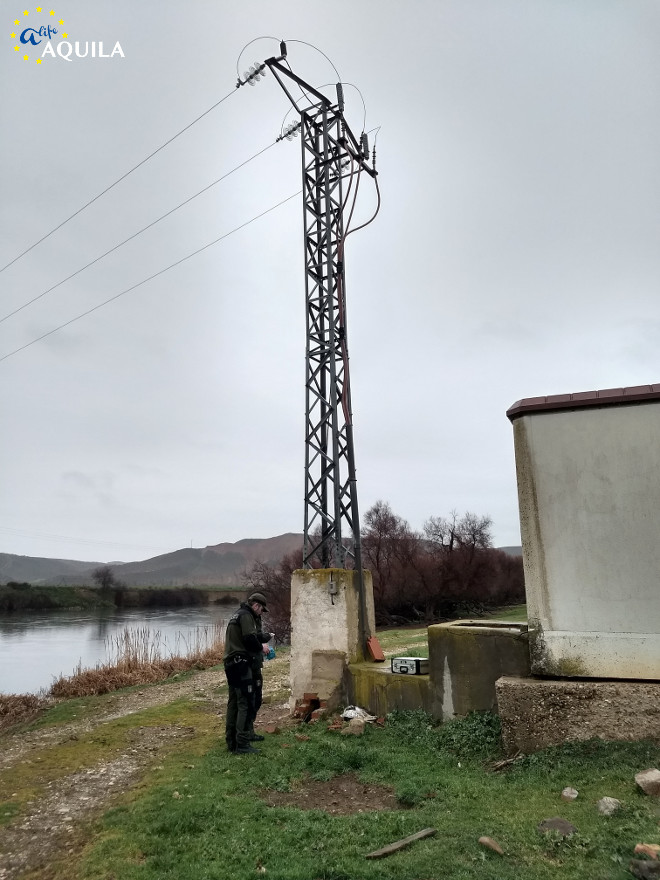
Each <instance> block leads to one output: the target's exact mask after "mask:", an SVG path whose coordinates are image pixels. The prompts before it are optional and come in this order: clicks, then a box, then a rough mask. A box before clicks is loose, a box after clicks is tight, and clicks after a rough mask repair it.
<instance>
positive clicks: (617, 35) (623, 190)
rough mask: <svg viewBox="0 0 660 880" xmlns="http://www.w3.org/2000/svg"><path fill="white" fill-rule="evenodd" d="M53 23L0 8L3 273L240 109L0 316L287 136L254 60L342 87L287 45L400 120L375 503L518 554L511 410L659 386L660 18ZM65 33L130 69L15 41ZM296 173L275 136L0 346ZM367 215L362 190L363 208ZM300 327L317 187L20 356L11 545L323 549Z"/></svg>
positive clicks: (5, 504)
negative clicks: (488, 527)
mask: <svg viewBox="0 0 660 880" xmlns="http://www.w3.org/2000/svg"><path fill="white" fill-rule="evenodd" d="M51 9H52V10H53V11H54V12H55V16H54V17H52V16H50V15H49V13H50V10H51ZM26 10H27V11H28V13H29V14H28V15H27V16H26V15H24V12H25V11H26ZM36 10H37V6H36V4H33V3H31V4H30V5H29V6H23V5H19V4H18V2H16V3H13V4H12V3H10V2H7V0H2V14H3V16H4V20H5V25H4V27H5V31H6V34H5V47H4V49H3V50H2V53H0V64H1V70H0V83H1V85H0V87H1V89H2V109H3V112H2V128H3V131H2V140H1V145H0V150H1V154H0V155H1V159H2V193H1V197H0V202H1V211H2V240H1V242H0V265H2V266H4V265H5V264H6V263H8V262H9V261H10V260H13V259H14V257H16V256H17V255H18V254H20V253H21V252H22V251H24V250H25V249H26V248H28V247H30V246H31V245H32V244H34V243H35V242H36V241H37V240H39V239H40V238H41V237H42V236H44V235H46V234H47V233H48V232H50V231H51V230H52V229H53V228H54V227H56V226H58V224H60V223H61V222H62V221H63V220H65V219H66V218H67V217H69V216H70V215H71V214H72V213H73V212H74V211H77V210H78V209H79V208H80V207H81V206H83V205H84V204H85V203H86V202H88V201H89V200H90V199H92V198H93V197H94V196H96V195H97V194H99V193H100V192H101V191H102V190H104V189H105V188H106V187H108V186H109V185H110V184H112V183H113V182H114V181H116V180H117V179H118V178H119V177H121V176H122V175H123V174H124V173H125V172H127V171H128V170H130V169H131V168H133V167H134V166H136V165H137V164H138V163H139V162H141V161H142V160H143V159H144V158H145V157H146V156H148V155H149V154H150V153H152V152H153V151H154V150H156V149H157V148H158V147H160V146H161V145H162V144H163V143H165V142H166V141H167V140H168V139H169V138H171V137H172V136H173V135H174V134H176V133H177V132H179V131H180V130H181V129H182V128H184V126H186V125H187V124H188V123H190V122H191V121H192V120H193V119H195V118H196V117H198V116H200V114H202V113H204V111H206V110H207V109H208V108H209V107H211V106H212V105H213V104H215V103H216V102H218V101H219V100H220V99H221V98H223V97H225V96H226V95H228V94H230V93H231V95H230V97H229V98H227V100H225V101H224V102H223V103H222V104H221V105H220V106H218V107H217V108H216V109H214V110H213V111H212V112H210V113H208V114H207V115H206V116H204V117H203V118H202V119H201V120H200V121H199V122H197V123H196V124H195V125H193V126H192V127H191V128H190V129H189V130H188V131H186V132H185V133H184V134H182V135H181V136H180V137H178V138H177V139H176V140H175V141H174V142H173V143H172V144H170V145H169V146H167V147H166V148H164V149H163V150H161V151H160V152H158V153H157V154H156V155H155V156H154V157H153V158H152V159H150V160H149V161H148V162H146V163H145V164H144V165H142V166H141V167H139V168H138V169H137V170H136V171H135V172H133V173H132V174H131V175H130V176H129V177H128V178H126V179H125V180H124V181H122V182H121V183H119V184H118V185H117V186H115V187H114V188H113V189H112V190H111V191H110V192H108V193H107V194H105V195H104V196H102V197H101V198H99V199H98V200H97V201H95V202H94V203H93V204H92V205H91V206H90V207H89V208H87V209H86V210H84V211H83V212H81V213H80V214H79V215H78V216H77V217H75V218H74V219H73V220H71V221H70V222H68V223H66V225H64V226H63V227H62V228H61V229H59V230H58V231H56V232H55V233H54V234H53V235H51V236H50V237H49V238H48V239H47V240H45V241H43V242H42V243H40V244H38V245H37V246H36V247H34V248H33V249H31V250H30V251H29V253H27V254H26V255H25V256H23V257H21V259H19V260H17V261H16V262H15V263H14V264H13V265H12V266H10V267H9V268H7V269H6V270H5V271H4V272H2V274H1V275H0V285H1V293H0V303H1V313H0V318H2V317H4V316H5V315H6V314H8V313H9V312H11V311H12V310H14V309H17V308H19V307H20V306H21V305H23V304H24V303H26V302H27V301H29V300H31V299H32V298H34V297H37V296H39V294H41V293H43V292H44V291H45V290H47V289H48V288H49V287H51V286H52V285H54V284H56V283H57V282H59V281H60V280H62V279H63V278H66V277H67V276H68V275H70V274H71V273H73V272H76V270H78V269H79V268H81V267H82V266H84V265H85V264H86V263H88V262H90V261H91V260H93V259H95V258H96V257H97V256H99V255H100V254H102V253H104V252H105V251H106V250H108V249H109V248H111V247H113V246H114V245H115V244H118V243H119V242H121V241H122V240H123V239H125V238H127V237H128V236H129V235H132V234H133V233H134V232H137V231H138V230H139V229H141V228H142V227H144V226H146V225H147V224H149V223H151V222H152V221H153V220H155V219H156V218H158V217H160V216H161V215H162V214H164V213H165V212H166V211H169V210H170V209H171V208H173V207H175V206H176V205H178V204H179V203H181V202H182V201H184V200H185V199H186V198H188V197H189V196H191V195H193V194H194V193H196V192H198V191H199V190H200V189H202V188H203V187H205V186H207V185H208V184H209V183H211V182H212V181H214V180H216V179H217V178H219V177H221V176H222V175H223V174H225V173H227V172H229V171H231V170H232V169H233V168H235V167H236V166H237V165H238V164H240V163H241V162H243V161H244V160H246V159H249V158H250V157H251V156H253V155H254V154H255V153H257V152H259V151H260V150H262V149H263V148H264V147H267V146H269V145H270V144H272V143H273V142H274V140H275V138H276V136H277V135H278V134H279V132H280V128H281V125H282V120H283V118H284V116H285V114H286V113H287V110H288V106H289V105H288V104H287V100H286V97H285V96H284V94H283V93H282V92H281V90H280V89H279V87H278V85H277V83H276V82H275V80H274V79H273V78H272V77H270V76H269V77H266V78H265V79H264V80H262V81H261V82H260V83H259V84H258V85H257V86H255V87H254V88H249V87H245V88H241V89H238V90H234V85H235V81H236V61H237V56H238V55H239V53H240V51H241V49H242V48H243V46H245V44H247V43H248V42H250V41H251V40H254V39H255V38H257V37H261V36H266V37H268V39H264V40H261V41H259V42H257V43H253V44H252V45H251V46H250V47H249V48H248V50H247V51H246V52H245V53H244V54H243V57H242V60H241V66H240V70H241V72H242V71H243V70H245V69H246V68H247V67H248V66H249V65H251V64H252V63H253V62H255V61H261V60H263V59H264V58H266V57H270V56H272V55H274V54H277V50H278V43H277V40H279V39H281V38H284V39H286V40H287V41H289V42H288V48H289V61H290V63H291V65H292V67H293V69H294V70H295V71H296V72H297V73H299V74H300V75H301V76H302V77H303V78H305V79H307V80H308V81H309V82H312V83H315V84H317V85H319V86H322V85H325V84H327V83H333V82H334V81H335V80H336V74H335V73H334V71H333V69H332V67H331V65H330V63H329V62H328V61H327V60H326V59H325V58H324V57H323V55H321V54H320V53H319V52H317V51H315V50H313V49H311V48H309V47H307V46H305V45H303V44H302V43H296V42H293V41H294V40H300V41H306V42H308V43H312V44H314V45H315V46H317V47H318V48H319V49H320V50H322V51H323V52H324V53H325V54H326V55H327V56H328V57H329V59H330V60H331V61H332V63H333V64H334V66H335V67H336V68H337V70H338V72H339V74H340V76H341V78H342V80H343V81H344V82H345V83H353V84H355V85H356V86H358V87H359V89H360V91H361V93H362V95H363V97H364V101H365V104H366V128H367V129H373V128H375V127H377V126H380V132H379V135H378V141H377V154H378V170H379V182H380V187H381V193H382V208H381V211H380V214H379V216H378V218H377V219H376V221H375V222H374V223H373V224H371V225H370V226H369V227H368V228H367V229H365V230H364V231H362V232H359V233H356V234H355V235H354V236H351V238H350V239H349V240H348V243H347V252H346V281H347V307H348V321H349V349H350V355H351V377H352V382H353V389H352V393H353V409H354V421H355V443H356V460H357V472H358V492H359V500H360V508H361V511H362V513H364V512H365V511H366V510H367V509H368V508H369V507H370V506H371V505H372V504H373V503H374V502H375V501H376V500H377V499H379V498H382V499H384V500H386V501H389V503H390V504H391V506H392V508H393V509H394V511H395V512H396V513H398V514H400V515H401V516H403V517H405V518H406V519H407V520H408V521H409V522H410V524H411V525H412V526H413V527H414V528H421V526H422V524H423V522H424V520H425V519H426V518H427V517H429V516H431V515H435V516H437V515H444V514H447V513H448V512H449V511H450V510H452V509H453V508H456V509H457V510H459V511H461V512H462V511H465V510H470V511H473V512H475V513H478V514H490V516H491V517H492V518H493V521H494V537H495V543H496V544H497V545H508V544H517V543H519V541H520V535H519V520H518V505H517V491H516V478H515V466H514V455H513V439H512V429H511V425H510V423H509V421H508V420H507V418H506V415H505V413H506V410H507V408H508V407H509V406H510V405H511V404H512V403H513V402H514V401H516V400H518V399H520V398H524V397H531V396H536V395H543V394H557V393H563V392H571V391H585V390H590V389H594V388H608V387H619V386H627V385H637V384H647V383H653V382H658V381H660V372H659V370H658V368H657V366H656V362H657V349H658V339H659V338H660V332H659V331H660V296H659V295H658V288H659V287H660V247H659V246H658V244H659V237H660V235H659V234H660V51H659V50H658V47H659V46H660V3H659V2H658V0H648V2H646V0H412V2H411V0H408V2H406V3H404V2H402V0H397V2H394V0H333V3H331V4H328V3H326V2H323V3H321V2H318V0H305V2H302V0H301V2H297V0H296V2H293V0H291V2H273V0H269V2H264V0H253V2H251V3H242V4H239V3H229V2H225V0H187V2H185V3H183V2H173V0H159V2H152V0H140V2H139V3H136V2H134V0H92V2H90V0H86V2H80V0H67V2H64V0H58V2H57V4H56V5H55V6H44V7H43V8H42V12H41V13H39V12H37V11H36ZM17 19H18V20H19V22H20V24H19V26H16V25H14V21H15V20H17ZM60 19H62V20H63V21H64V25H63V26H62V25H59V24H58V25H57V27H58V29H59V31H60V32H59V33H58V34H57V35H56V36H53V37H52V40H51V43H52V45H53V46H54V47H57V46H58V44H59V42H60V41H61V40H62V39H64V38H63V36H62V34H63V33H66V34H67V39H68V41H69V42H71V44H72V45H74V44H75V41H79V42H80V43H81V52H82V51H83V47H84V44H85V42H87V43H88V44H89V49H90V54H91V44H92V42H95V43H96V45H97V53H98V44H99V42H101V41H102V42H103V47H104V48H103V51H104V53H106V54H109V53H110V52H111V51H112V49H113V48H114V47H115V44H116V43H117V42H119V44H120V46H121V52H123V55H124V57H121V54H120V53H119V52H117V53H116V54H115V55H114V56H113V57H112V58H99V57H95V58H92V57H90V54H88V56H87V57H86V58H76V57H75V56H74V57H72V59H71V60H69V61H66V60H64V59H62V58H60V57H57V56H55V57H48V56H46V57H45V58H44V59H43V62H42V63H41V64H37V59H38V58H40V57H41V48H42V46H43V45H44V43H43V42H42V44H41V45H40V46H39V47H33V46H31V45H29V46H28V51H27V52H26V51H25V48H24V47H23V46H22V45H20V44H19V43H18V40H17V39H11V38H10V36H9V35H10V34H11V33H20V32H22V30H24V28H25V27H28V26H33V27H35V28H38V27H39V26H40V25H41V24H42V23H45V24H49V23H50V24H51V25H52V24H53V22H54V21H59V20H60ZM28 22H29V24H28ZM274 38H276V39H274ZM15 45H20V51H14V46H15ZM63 51H66V50H63ZM25 54H27V55H28V59H27V60H24V58H23V56H24V55H25ZM346 96H347V111H346V113H347V118H348V121H349V123H350V124H351V126H352V128H353V129H354V130H355V131H356V132H357V133H359V132H360V131H361V130H362V128H363V125H364V111H363V107H362V102H361V99H360V97H359V95H358V93H357V91H356V90H355V89H352V88H350V87H348V88H346ZM287 121H291V115H290V114H289V117H288V119H287ZM300 187H301V179H300V141H299V140H298V139H296V140H294V141H292V142H290V143H289V142H287V141H284V142H283V143H279V144H277V145H276V146H273V147H272V148H271V149H269V150H267V152H265V153H264V154H263V155H262V156H260V157H258V158H256V159H254V160H253V161H251V162H249V163H248V164H246V165H245V166H244V167H243V168H242V169H241V170H240V171H237V172H235V173H233V174H231V176H230V177H228V178H227V179H226V180H224V181H223V182H221V183H219V184H217V185H216V186H214V187H212V188H211V189H210V190H209V191H208V192H207V193H205V194H204V195H203V196H200V197H199V198H197V199H195V200H194V201H192V202H191V203H190V204H188V205H187V206H186V207H184V208H182V209H181V210H178V211H176V212H175V213H174V214H172V216H170V217H168V218H167V219H165V220H163V221H162V222H160V223H158V224H157V225H156V226H154V227H153V228H152V229H150V230H148V231H147V232H145V233H144V234H142V235H140V236H139V237H137V238H135V239H134V240H133V241H131V242H130V243H129V244H127V245H125V246H124V247H122V248H120V249H118V250H117V251H115V252H114V253H112V254H111V255H110V256H109V257H107V258H105V259H104V260H102V261H100V262H99V263H97V264H95V265H94V266H92V267H91V268H89V269H87V270H86V271H84V272H81V273H80V274H79V275H77V276H76V277H75V278H74V279H72V280H71V281H68V282H67V283H66V284H63V285H61V286H60V287H58V288H57V289H56V290H54V291H52V292H51V293H49V294H47V295H46V296H43V297H41V298H40V299H39V300H38V301H36V302H34V303H33V304H32V305H30V306H28V307H27V308H24V309H22V310H21V311H20V312H19V313H17V314H16V315H14V316H12V317H10V318H7V320H4V321H2V322H1V323H0V358H1V357H4V356H5V355H7V354H9V353H11V352H13V351H15V350H16V349H18V348H19V347H21V346H24V345H26V344H27V343H30V342H32V341H33V340H35V339H36V338H38V337H39V336H41V335H43V334H45V333H48V331H50V330H52V329H53V328H54V327H57V326H58V325H60V324H63V323H65V322H67V321H69V320H71V319H73V318H75V317H77V316H78V315H80V314H81V313H83V312H85V311H87V310H88V309H91V308H92V307H94V306H96V305H98V304H100V303H102V302H104V301H105V300H107V299H109V298H110V297H112V296H114V295H115V294H117V293H120V292H121V291H123V290H125V289H126V288H128V287H130V286H132V285H133V284H135V283H137V282H139V281H142V280H143V279H145V278H148V277H149V276H150V275H153V274H154V273H155V272H158V271H160V270H161V269H164V268H165V267H167V266H169V265H170V264H171V263H173V262H175V261H177V260H179V259H181V258H182V257H185V256H187V255H188V254H190V253H191V252H193V251H195V250H196V249H198V248H200V247H201V246H203V245H205V244H207V243H208V242H210V241H212V240H214V239H216V238H218V237H219V236H222V235H224V234H225V233H228V232H231V231H232V230H233V229H235V228H236V227H237V226H239V225H240V224H243V223H245V222H246V221H248V220H250V219H252V218H253V217H255V216H256V215H258V214H260V213H261V212H263V211H265V210H266V209H268V208H271V207H272V206H274V205H276V204H277V203H278V202H280V201H282V200H283V199H286V198H287V197H288V196H290V195H292V194H294V193H296V192H297V191H298V190H299V189H300ZM374 205H375V195H374V191H373V187H370V186H369V185H364V186H363V187H361V199H360V203H359V205H358V208H357V213H358V214H359V217H358V218H357V219H367V218H368V217H369V216H370V215H371V213H372V211H373V209H374ZM304 321H305V312H304V267H303V251H302V207H301V197H299V196H298V197H296V198H294V199H292V200H291V201H289V202H287V203H286V204H284V205H283V206H282V207H279V208H278V209H277V210H275V211H273V212H271V213H270V214H268V215H267V216H265V217H263V218H262V219H259V220H257V221H256V222H254V223H252V224H251V225H249V226H247V227H246V228H244V229H242V230H240V231H238V232H236V233H234V234H232V235H230V236H229V237H228V238H226V239H225V240H223V241H221V242H219V243H218V244H215V245H214V246H213V247H210V248H208V249H207V250H205V251H204V252H203V253H201V254H199V255H198V256H195V257H193V258H192V259H190V260H187V261H186V262H184V263H182V264H181V265H179V266H177V267H176V268H173V269H171V270H170V271H168V272H166V273H165V274H163V275H161V276H159V277H157V278H155V279H154V280H151V281H149V282H148V283H146V284H143V285H141V286H140V287H138V288H136V289H135V290H134V291H132V292H131V293H128V294H126V295H125V296H122V297H120V298H119V299H117V300H116V301H114V302H112V303H110V304H108V305H106V306H104V307H103V308H100V309H98V310H96V311H94V312H93V313H92V314H90V315H88V316H87V317H85V318H82V319H81V320H78V321H75V322H74V323H72V324H70V325H69V326H68V327H66V328H65V329H63V330H60V331H58V332H57V333H54V334H52V335H49V336H48V337H47V338H45V339H43V340H42V341H40V342H36V343H35V344H33V345H29V347H27V348H24V349H23V350H22V351H19V352H18V353H17V354H14V355H12V356H10V357H7V358H5V359H4V360H1V361H0V406H1V408H2V419H1V427H0V552H8V553H18V554H25V555H30V556H51V557H60V558H73V559H89V560H99V561H109V560H125V561H128V560H133V559H143V558H147V557H149V556H153V555H156V554H157V553H162V552H167V551H170V550H175V549H178V548H181V547H187V546H190V545H191V543H192V545H193V546H195V547H203V546H206V545H209V544H216V543H219V542H221V541H236V540H239V539H241V538H246V537H269V536H272V535H276V534H280V533H283V532H288V531H302V528H303V501H302V499H303V464H304V381H305V370H304V366H305V365H304V352H305V324H304Z"/></svg>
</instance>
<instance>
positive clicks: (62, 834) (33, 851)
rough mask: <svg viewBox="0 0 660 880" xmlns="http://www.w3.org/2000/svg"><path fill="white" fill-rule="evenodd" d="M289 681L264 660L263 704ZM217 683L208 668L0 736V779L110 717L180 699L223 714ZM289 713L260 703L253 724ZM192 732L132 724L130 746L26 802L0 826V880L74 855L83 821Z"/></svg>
mask: <svg viewBox="0 0 660 880" xmlns="http://www.w3.org/2000/svg"><path fill="white" fill-rule="evenodd" d="M288 681H289V661H288V657H282V658H277V659H276V660H273V661H270V662H269V664H268V665H267V666H266V667H265V669H264V696H265V698H266V700H267V699H268V698H269V697H272V696H273V695H279V697H280V698H281V695H282V692H283V691H285V689H286V688H287V686H288ZM222 684H224V674H223V672H222V670H218V669H208V670H205V671H203V672H199V673H198V674H197V675H195V676H193V677H192V678H189V679H185V680H184V681H180V682H168V683H166V684H163V685H155V686H151V687H148V688H146V687H145V689H144V690H140V691H133V692H132V693H129V694H124V695H122V694H117V695H116V697H115V698H111V699H110V700H108V702H107V703H105V704H104V706H103V708H102V709H101V710H99V712H98V714H96V715H93V716H90V717H85V718H84V719H82V720H81V721H74V722H69V723H67V724H63V725H59V726H53V727H45V728H40V729H38V730H34V731H30V732H28V733H20V734H19V733H16V734H13V735H12V732H11V731H9V732H8V733H6V734H4V735H3V736H1V737H0V749H1V752H2V754H0V774H1V773H2V771H3V770H6V769H7V768H9V767H12V766H15V765H16V764H17V763H19V762H28V761H33V760H38V755H39V751H40V750H41V749H44V748H49V747H51V746H55V745H58V744H60V743H63V742H66V741H70V740H71V739H75V738H76V737H78V736H80V735H81V734H85V733H87V732H89V731H91V730H94V729H96V728H98V727H100V726H101V725H103V724H105V723H107V722H109V721H112V720H114V719H116V718H121V717H124V716H126V715H130V714H133V713H135V712H140V711H143V710H144V709H147V708H150V707H154V706H161V705H165V704H167V703H171V702H174V701H175V700H179V699H181V698H183V697H192V699H194V700H198V701H200V702H203V703H207V704H209V708H211V709H212V708H213V707H214V705H217V707H218V709H222V710H224V699H223V698H219V697H218V695H217V694H216V693H215V691H216V690H217V688H218V687H219V686H220V685H222ZM288 714H289V710H288V703H285V702H276V703H275V704H268V703H267V702H266V703H265V705H264V706H263V707H262V710H261V712H260V713H259V723H260V724H265V723H269V722H271V721H276V720H277V721H279V722H283V721H284V720H285V719H286V718H287V717H288ZM221 726H222V725H221V724H220V725H219V727H221ZM257 726H259V725H257ZM194 733H195V731H194V728H192V727H187V726H184V725H168V726H164V727H136V728H135V729H134V730H132V731H131V732H130V735H129V742H130V746H129V747H128V748H127V749H126V750H125V751H124V752H122V754H120V755H117V756H115V757H114V758H113V759H112V760H111V761H104V762H101V763H99V764H97V765H95V766H94V767H87V768H84V769H80V770H78V771H77V772H75V773H72V774H70V775H68V776H65V777H63V778H61V779H58V780H57V781H56V782H53V783H50V784H49V785H48V787H47V791H46V793H45V794H44V795H43V796H42V797H40V798H38V799H37V800H34V801H33V802H30V803H29V808H28V810H27V811H23V812H22V813H21V815H20V816H19V817H18V818H17V819H16V820H15V821H14V822H13V823H11V824H10V825H7V826H5V827H4V828H0V880H18V878H20V877H21V875H23V874H24V873H25V872H27V871H34V870H36V869H38V868H45V867H46V866H47V865H48V864H49V863H50V862H52V861H53V860H54V859H56V858H58V857H62V856H63V855H66V854H67V853H73V852H74V851H75V849H76V848H77V846H80V845H81V844H82V843H84V826H85V824H86V823H88V822H89V821H90V820H91V819H93V818H94V816H96V815H98V814H99V813H100V812H102V811H103V810H105V809H107V808H108V807H109V806H110V804H111V803H112V801H113V800H114V798H115V797H116V796H117V794H119V793H122V792H125V791H126V790H127V789H129V788H131V787H132V786H133V785H135V784H136V783H137V782H138V781H139V779H140V778H141V776H142V775H143V774H144V772H145V771H146V769H147V768H148V767H150V766H152V765H153V764H155V763H156V761H157V760H158V759H159V753H160V752H161V751H163V750H165V749H166V748H167V747H168V746H171V744H172V743H173V742H176V741H180V740H182V739H186V738H187V739H189V738H191V737H193V736H194Z"/></svg>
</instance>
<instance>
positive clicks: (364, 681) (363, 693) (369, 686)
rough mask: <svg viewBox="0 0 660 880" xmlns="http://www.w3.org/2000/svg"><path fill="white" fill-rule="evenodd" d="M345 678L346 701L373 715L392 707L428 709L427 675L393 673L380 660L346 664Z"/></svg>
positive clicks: (386, 711) (381, 714)
mask: <svg viewBox="0 0 660 880" xmlns="http://www.w3.org/2000/svg"><path fill="white" fill-rule="evenodd" d="M347 681H348V696H347V702H348V703H350V704H351V705H353V706H360V708H362V709H366V710H367V712H369V713H370V714H372V715H377V716H383V715H387V713H388V712H392V711H393V710H394V709H424V710H425V711H426V712H429V713H430V712H431V690H430V686H429V676H428V675H410V676H406V675H393V674H392V670H391V669H389V668H388V667H386V666H383V665H382V664H380V663H379V664H376V663H353V664H351V665H350V666H349V667H348V678H347Z"/></svg>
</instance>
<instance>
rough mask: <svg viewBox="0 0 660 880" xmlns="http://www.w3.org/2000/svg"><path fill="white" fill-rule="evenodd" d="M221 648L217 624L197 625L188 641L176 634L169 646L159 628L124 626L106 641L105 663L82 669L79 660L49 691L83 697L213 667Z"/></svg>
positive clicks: (220, 656)
mask: <svg viewBox="0 0 660 880" xmlns="http://www.w3.org/2000/svg"><path fill="white" fill-rule="evenodd" d="M223 648H224V643H223V633H222V630H221V629H220V627H218V626H217V625H213V626H205V627H197V628H196V629H195V630H194V633H193V635H192V638H191V639H190V640H186V639H185V638H184V637H183V635H182V634H181V633H178V634H177V637H176V639H175V642H174V645H173V646H172V647H171V648H170V647H169V646H168V644H167V641H166V640H164V639H162V638H161V634H160V631H156V632H152V631H151V630H150V629H148V628H147V627H140V628H138V629H129V628H128V627H127V628H125V629H124V630H123V631H122V632H121V633H119V634H118V635H115V636H113V637H112V638H111V639H110V640H106V651H107V653H108V654H109V656H110V659H109V660H108V661H107V662H105V663H97V664H96V666H95V667H94V668H93V669H83V668H82V663H79V664H78V666H77V667H76V669H75V670H74V671H73V674H72V675H70V676H62V675H61V676H60V677H59V678H57V679H56V680H55V681H54V682H53V684H52V686H51V688H50V691H49V693H50V694H52V696H54V697H86V696H90V695H92V694H107V693H109V692H110V691H116V690H119V689H120V688H125V687H130V686H131V685H139V684H149V683H151V682H158V681H165V679H167V678H169V677H170V676H171V675H175V674H176V673H178V672H187V671H189V670H191V669H208V668H209V667H210V666H215V665H216V664H218V663H220V662H221V661H222V653H223Z"/></svg>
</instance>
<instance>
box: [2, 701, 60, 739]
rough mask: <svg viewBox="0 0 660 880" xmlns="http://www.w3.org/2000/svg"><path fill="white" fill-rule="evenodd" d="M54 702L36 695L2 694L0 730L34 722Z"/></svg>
mask: <svg viewBox="0 0 660 880" xmlns="http://www.w3.org/2000/svg"><path fill="white" fill-rule="evenodd" d="M52 702H53V701H52V700H51V699H48V698H47V697H39V696H36V695H35V694H0V730H6V729H7V728H8V727H11V726H12V724H19V723H20V722H22V721H32V719H33V718H36V717H37V715H38V714H39V713H40V712H41V711H42V710H43V709H45V708H46V707H48V706H50V705H52Z"/></svg>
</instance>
